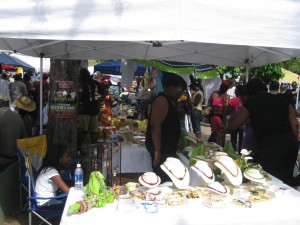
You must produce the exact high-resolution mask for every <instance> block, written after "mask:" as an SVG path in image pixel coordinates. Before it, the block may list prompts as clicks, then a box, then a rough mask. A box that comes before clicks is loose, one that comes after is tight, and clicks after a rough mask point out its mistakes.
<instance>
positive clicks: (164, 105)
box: [150, 97, 172, 166]
mask: <svg viewBox="0 0 300 225" xmlns="http://www.w3.org/2000/svg"><path fill="white" fill-rule="evenodd" d="M168 110H169V104H168V100H167V99H166V98H165V97H158V98H157V99H156V100H155V101H154V102H153V104H152V109H151V121H150V126H151V132H152V140H153V145H154V161H153V165H154V166H157V165H158V164H159V161H160V150H161V125H162V123H163V122H164V120H165V119H166V117H167V114H168ZM170 132H172V131H170Z"/></svg>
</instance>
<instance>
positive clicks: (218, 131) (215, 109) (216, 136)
mask: <svg viewBox="0 0 300 225" xmlns="http://www.w3.org/2000/svg"><path fill="white" fill-rule="evenodd" d="M221 115H222V113H221V108H220V107H219V106H217V105H213V106H212V116H211V118H210V126H211V135H210V137H209V139H208V142H215V143H217V144H218V145H220V146H223V145H224V137H223V136H224V135H223V129H224V124H223V121H222V118H221Z"/></svg>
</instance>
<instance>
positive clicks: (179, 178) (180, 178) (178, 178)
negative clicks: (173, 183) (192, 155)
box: [163, 163, 186, 181]
mask: <svg viewBox="0 0 300 225" xmlns="http://www.w3.org/2000/svg"><path fill="white" fill-rule="evenodd" d="M163 165H164V167H165V168H166V169H167V170H168V171H169V172H170V173H171V174H172V175H173V176H174V177H175V178H176V179H177V180H180V181H181V180H183V179H184V178H185V175H186V167H184V175H183V177H177V176H176V175H174V173H173V172H172V170H170V169H169V168H168V167H167V166H166V165H165V163H163Z"/></svg>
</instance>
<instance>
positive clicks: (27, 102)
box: [13, 96, 36, 112]
mask: <svg viewBox="0 0 300 225" xmlns="http://www.w3.org/2000/svg"><path fill="white" fill-rule="evenodd" d="M13 104H14V105H15V106H16V107H18V108H19V109H23V110H25V111H28V112H32V111H34V110H35V109H36V104H35V102H34V101H32V100H31V99H30V98H29V97H27V96H22V97H20V98H18V99H16V100H15V101H14V102H13Z"/></svg>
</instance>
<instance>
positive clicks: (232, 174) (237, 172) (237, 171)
mask: <svg viewBox="0 0 300 225" xmlns="http://www.w3.org/2000/svg"><path fill="white" fill-rule="evenodd" d="M217 162H218V163H220V164H221V165H222V166H223V167H224V168H225V169H226V170H227V171H228V173H230V174H231V176H233V177H237V176H238V175H239V169H238V166H237V165H236V163H235V162H233V163H234V165H235V168H236V173H233V172H232V171H230V170H229V169H228V168H227V167H226V166H225V165H224V164H223V163H222V162H221V161H217Z"/></svg>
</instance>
